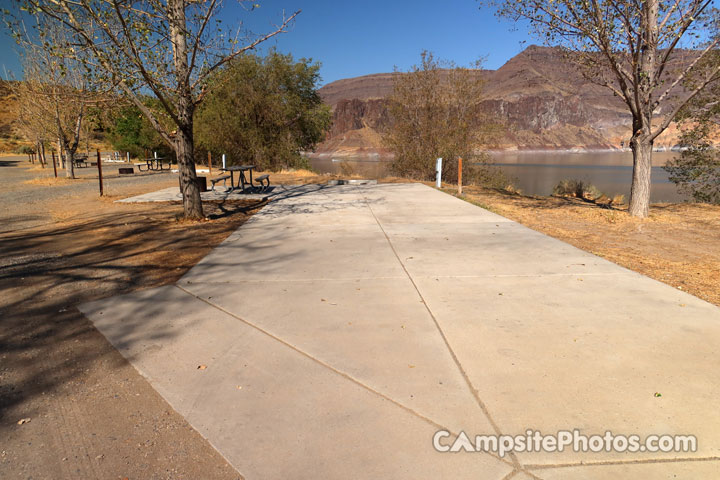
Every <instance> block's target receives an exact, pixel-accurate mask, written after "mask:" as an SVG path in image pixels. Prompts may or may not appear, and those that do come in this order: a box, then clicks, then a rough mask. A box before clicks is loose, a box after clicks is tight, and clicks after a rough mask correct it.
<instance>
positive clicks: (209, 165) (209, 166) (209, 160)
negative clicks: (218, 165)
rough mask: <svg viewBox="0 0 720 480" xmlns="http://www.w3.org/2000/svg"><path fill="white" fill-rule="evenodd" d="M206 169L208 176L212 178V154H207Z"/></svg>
mask: <svg viewBox="0 0 720 480" xmlns="http://www.w3.org/2000/svg"><path fill="white" fill-rule="evenodd" d="M208 168H209V169H210V173H209V174H208V175H210V176H211V177H212V153H210V152H208Z"/></svg>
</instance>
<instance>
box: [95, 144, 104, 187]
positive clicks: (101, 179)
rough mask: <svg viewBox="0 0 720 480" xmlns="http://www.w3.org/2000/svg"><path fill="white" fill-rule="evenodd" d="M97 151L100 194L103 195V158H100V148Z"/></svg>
mask: <svg viewBox="0 0 720 480" xmlns="http://www.w3.org/2000/svg"><path fill="white" fill-rule="evenodd" d="M96 152H97V167H98V182H100V196H101V197H102V196H103V178H102V159H101V158H100V150H96Z"/></svg>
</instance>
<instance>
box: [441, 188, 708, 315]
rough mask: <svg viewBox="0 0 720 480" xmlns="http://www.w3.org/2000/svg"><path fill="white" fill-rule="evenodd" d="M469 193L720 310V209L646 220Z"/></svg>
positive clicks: (691, 209)
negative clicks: (681, 290) (711, 304)
mask: <svg viewBox="0 0 720 480" xmlns="http://www.w3.org/2000/svg"><path fill="white" fill-rule="evenodd" d="M447 191H448V192H449V193H455V189H454V188H451V189H448V190H447ZM463 193H465V194H466V195H465V198H466V199H467V200H469V201H472V202H474V203H476V204H477V205H480V206H482V207H485V208H488V209H489V210H492V211H494V212H495V213H498V214H500V215H503V216H505V217H507V218H510V219H512V220H515V221H518V222H520V223H522V224H524V225H527V226H528V227H530V228H532V229H534V230H537V231H540V232H543V233H545V234H547V235H550V236H551V237H555V238H557V239H560V240H563V241H565V242H568V243H570V244H572V245H574V246H576V247H578V248H581V249H583V250H586V251H588V252H592V253H594V254H596V255H599V256H601V257H604V258H606V259H608V260H610V261H612V262H615V263H617V264H619V265H622V266H624V267H626V268H629V269H631V270H634V271H636V272H640V273H642V274H644V275H647V276H649V277H652V278H654V279H656V280H659V281H661V282H664V283H667V284H668V285H672V286H673V287H676V288H680V289H683V290H685V291H687V292H689V293H691V294H693V295H695V296H697V297H700V298H702V299H704V300H707V301H708V302H710V303H714V304H715V305H718V306H720V275H718V272H720V206H714V205H707V204H693V203H686V204H656V205H653V206H652V207H651V213H650V217H649V218H648V219H645V220H640V219H637V218H633V217H631V216H629V215H628V214H627V212H626V208H627V207H620V208H618V209H612V210H609V209H605V208H601V207H598V206H597V205H595V204H592V203H588V202H585V201H583V200H580V199H577V198H556V197H529V196H523V195H516V194H508V193H503V192H497V191H492V190H486V189H481V188H477V187H464V191H463Z"/></svg>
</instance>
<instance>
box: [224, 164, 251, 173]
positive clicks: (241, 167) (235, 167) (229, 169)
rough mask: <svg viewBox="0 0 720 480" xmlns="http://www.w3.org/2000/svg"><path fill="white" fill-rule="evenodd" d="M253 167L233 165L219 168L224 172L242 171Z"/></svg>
mask: <svg viewBox="0 0 720 480" xmlns="http://www.w3.org/2000/svg"><path fill="white" fill-rule="evenodd" d="M254 168H255V165H233V166H230V167H225V168H221V169H220V170H224V171H226V172H242V171H245V170H252V169H254Z"/></svg>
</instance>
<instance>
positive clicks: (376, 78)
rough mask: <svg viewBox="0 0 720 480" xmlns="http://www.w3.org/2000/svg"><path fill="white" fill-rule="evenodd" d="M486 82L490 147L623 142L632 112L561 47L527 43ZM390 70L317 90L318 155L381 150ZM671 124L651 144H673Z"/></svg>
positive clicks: (617, 145) (582, 146)
mask: <svg viewBox="0 0 720 480" xmlns="http://www.w3.org/2000/svg"><path fill="white" fill-rule="evenodd" d="M478 74H479V75H481V76H482V77H483V79H484V80H485V82H486V84H485V91H486V98H487V99H486V100H485V101H484V102H483V109H484V110H485V111H486V112H487V113H489V114H490V115H492V116H493V117H494V118H496V119H497V120H499V121H500V122H502V123H503V124H504V125H505V129H504V130H505V133H504V135H503V137H502V138H500V139H498V141H497V143H496V144H495V145H488V147H489V148H495V149H509V150H515V149H525V150H533V149H558V150H559V149H614V148H620V146H621V142H623V144H624V145H625V146H627V141H628V139H629V137H630V124H631V117H630V114H629V112H628V111H627V107H626V106H625V105H624V103H623V102H622V101H621V100H620V99H619V98H617V97H615V96H613V94H612V93H611V92H610V90H607V89H605V88H603V87H600V86H597V85H594V84H592V83H590V82H589V81H587V80H586V79H585V78H584V77H583V76H582V75H581V74H580V72H579V71H577V70H576V69H575V67H574V66H573V65H572V64H571V63H570V62H568V61H567V60H566V59H565V58H564V57H563V54H562V52H561V51H560V50H558V49H555V48H547V47H537V46H531V47H528V48H527V49H526V50H525V51H523V52H522V53H520V54H519V55H517V56H516V57H514V58H512V59H510V60H509V61H508V62H507V63H506V64H505V65H503V66H502V67H501V68H499V69H498V70H495V71H481V72H478ZM394 75H396V74H375V75H368V76H364V77H357V78H351V79H345V80H339V81H337V82H333V83H330V84H328V85H326V86H324V87H322V88H321V89H320V94H321V95H322V97H323V99H324V100H325V102H326V103H328V104H329V105H330V106H331V107H332V108H333V126H332V129H331V131H330V133H329V135H328V138H327V140H326V141H325V142H324V143H323V144H321V145H320V146H319V148H318V150H317V152H316V153H317V154H326V155H354V154H361V153H362V154H364V153H368V152H377V153H381V154H382V153H385V152H383V149H382V143H381V140H380V135H379V134H378V132H381V131H382V129H383V128H384V127H385V126H386V125H387V124H388V120H389V119H388V113H387V108H386V102H385V101H384V100H383V98H385V97H386V96H388V95H389V94H390V93H391V92H392V80H393V76H394ZM676 141H677V131H676V130H675V129H674V128H671V129H669V132H668V133H666V134H664V135H662V136H661V137H660V138H659V139H658V140H657V141H656V145H658V146H664V147H672V146H674V145H675V143H676Z"/></svg>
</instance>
